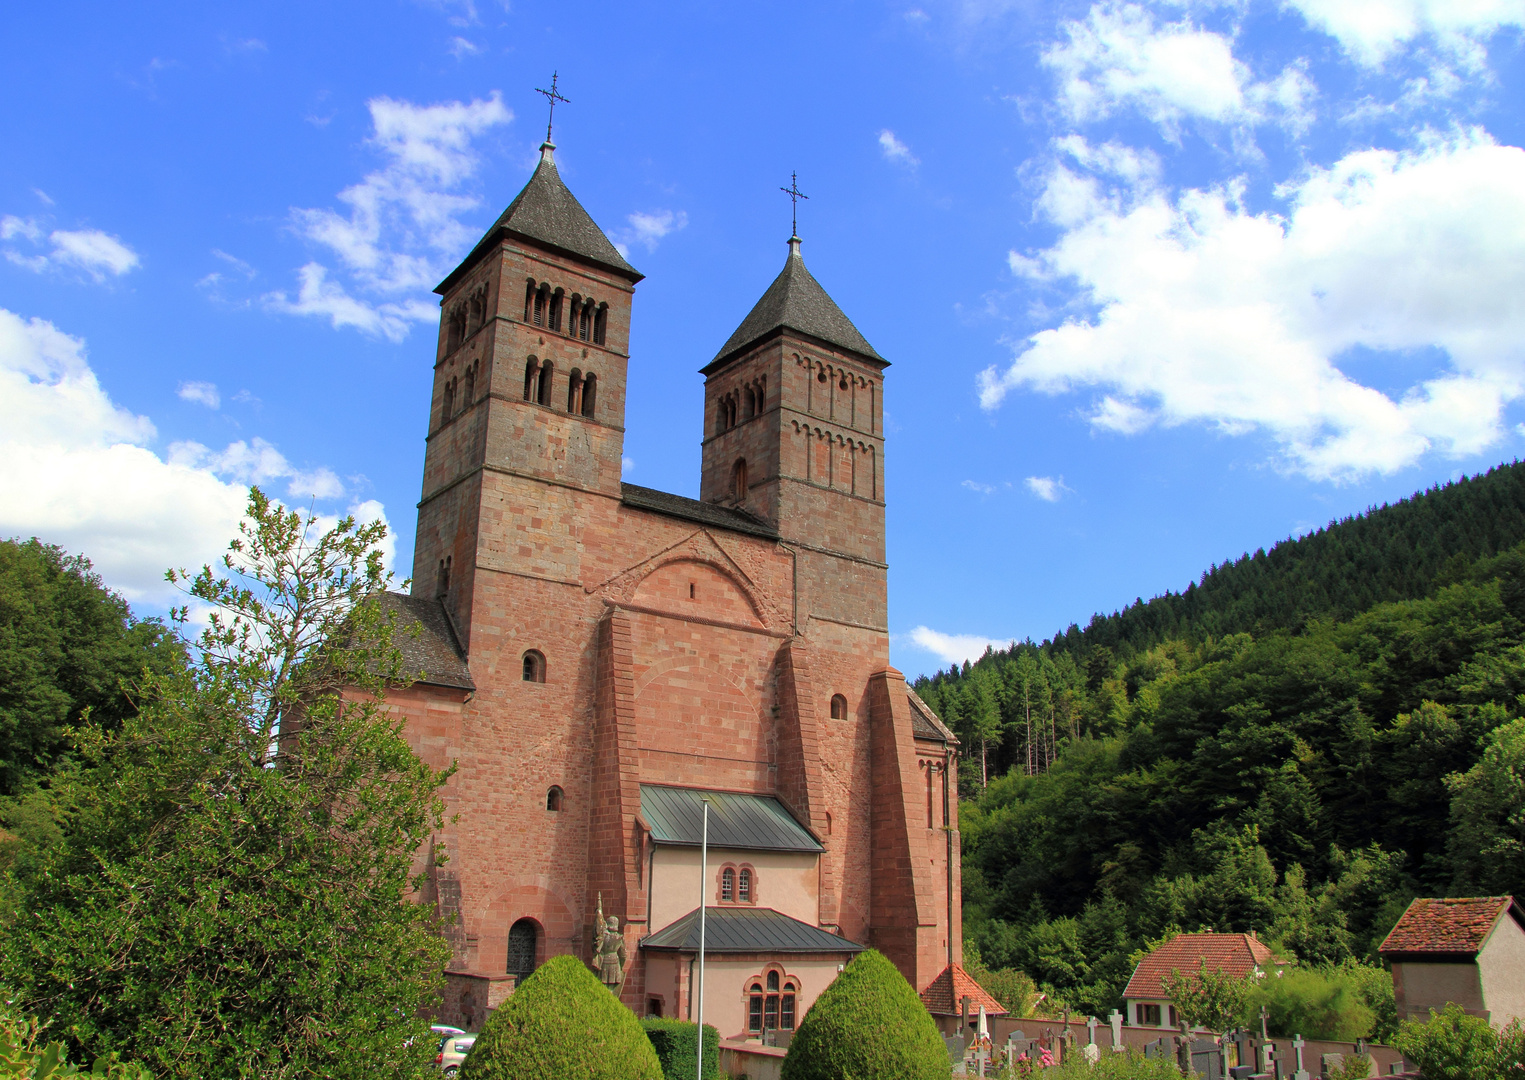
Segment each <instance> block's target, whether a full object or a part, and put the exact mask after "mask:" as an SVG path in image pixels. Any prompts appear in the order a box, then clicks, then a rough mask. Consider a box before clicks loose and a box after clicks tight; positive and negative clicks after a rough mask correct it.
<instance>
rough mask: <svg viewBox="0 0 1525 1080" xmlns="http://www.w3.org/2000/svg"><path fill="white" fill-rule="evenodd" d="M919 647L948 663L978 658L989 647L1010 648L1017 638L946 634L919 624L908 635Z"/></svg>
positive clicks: (960, 662) (958, 662)
mask: <svg viewBox="0 0 1525 1080" xmlns="http://www.w3.org/2000/svg"><path fill="white" fill-rule="evenodd" d="M908 636H909V637H910V639H911V641H912V643H913V644H915V645H916V646H917V647H918V648H921V649H925V650H926V651H927V652H929V653H932V654H933V655H935V656H937V657H939V658H941V659H942V661H943V662H944V663H946V664H962V663H963V662H964V661H965V660H969V661H974V660H978V659H979V658H980V657H981V656H984V655H985V650H986V649H987V648H988V649H1009V648H1011V646H1012V645H1013V644H1014V643H1015V639H1012V638H1008V639H1006V640H1001V639H1000V638H987V637H980V636H979V635H978V634H944V633H942V632H941V631H938V630H933V629H932V628H930V627H927V626H918V627H916V629H914V630H912V631H911V633H910V634H909V635H908Z"/></svg>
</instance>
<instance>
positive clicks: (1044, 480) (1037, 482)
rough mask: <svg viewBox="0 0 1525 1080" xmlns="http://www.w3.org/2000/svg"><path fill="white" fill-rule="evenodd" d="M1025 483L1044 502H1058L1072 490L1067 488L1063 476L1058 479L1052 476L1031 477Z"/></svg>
mask: <svg viewBox="0 0 1525 1080" xmlns="http://www.w3.org/2000/svg"><path fill="white" fill-rule="evenodd" d="M1023 483H1024V484H1026V485H1027V490H1028V491H1030V492H1032V493H1033V494H1034V495H1036V496H1038V498H1040V499H1042V500H1043V501H1044V502H1058V501H1059V500H1060V499H1062V498H1064V496H1065V494H1066V493H1067V492H1068V491H1069V490H1070V489H1069V488H1068V487H1067V486H1065V483H1064V477H1062V476H1061V477H1058V478H1057V479H1056V478H1054V477H1052V476H1029V477H1028V478H1027V479H1026V480H1024V481H1023Z"/></svg>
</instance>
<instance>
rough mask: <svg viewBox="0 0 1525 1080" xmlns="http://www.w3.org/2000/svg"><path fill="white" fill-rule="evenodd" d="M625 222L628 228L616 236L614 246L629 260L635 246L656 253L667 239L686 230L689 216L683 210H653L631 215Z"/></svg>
mask: <svg viewBox="0 0 1525 1080" xmlns="http://www.w3.org/2000/svg"><path fill="white" fill-rule="evenodd" d="M625 221H626V227H625V228H623V229H621V230H620V231H619V232H618V233H616V234H615V236H616V240H615V244H614V246H615V247H616V248H618V249H619V253H620V254H621V255H623V256H624V257H625V258H627V259H628V258H629V257H630V249H631V247H632V246H633V245H635V244H640V245H641V246H642V247H644V248H645V249H646V250H647V251H655V250H656V249H657V244H658V243H660V242H661V241H662V240H663V239H664V238H665V237H667V236H668V235H670V234H672V233H675V232H677V231H678V230H679V229H683V228H686V227H687V226H688V214H687V213H686V212H685V211H682V210H653V211H651V212H650V213H640V212H637V213H634V214H631V215H629V216H628V217H626V218H625Z"/></svg>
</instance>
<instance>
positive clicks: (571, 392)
mask: <svg viewBox="0 0 1525 1080" xmlns="http://www.w3.org/2000/svg"><path fill="white" fill-rule="evenodd" d="M555 385H556V365H555V363H554V362H553V361H550V360H539V359H536V358H535V357H533V356H532V357H530V358H529V359H528V360H527V361H525V364H524V400H525V401H533V402H534V403H535V404H537V405H544V406H546V408H551V407H552V403H553V395H554V394H555ZM597 410H598V376H597V375H595V374H593V372H591V371H583V370H581V369H579V368H573V369H572V371H571V373H570V374H569V375H568V376H567V412H569V413H571V414H572V415H573V416H582V417H586V418H587V419H589V420H592V419H593V418H594V414H595V413H596V412H597Z"/></svg>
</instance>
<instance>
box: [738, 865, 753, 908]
mask: <svg viewBox="0 0 1525 1080" xmlns="http://www.w3.org/2000/svg"><path fill="white" fill-rule="evenodd" d="M736 899H737V901H738V902H740V903H743V904H750V903H751V902H752V868H751V867H750V866H743V867H742V868H741V872H740V873H739V874H737V875H736Z"/></svg>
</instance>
